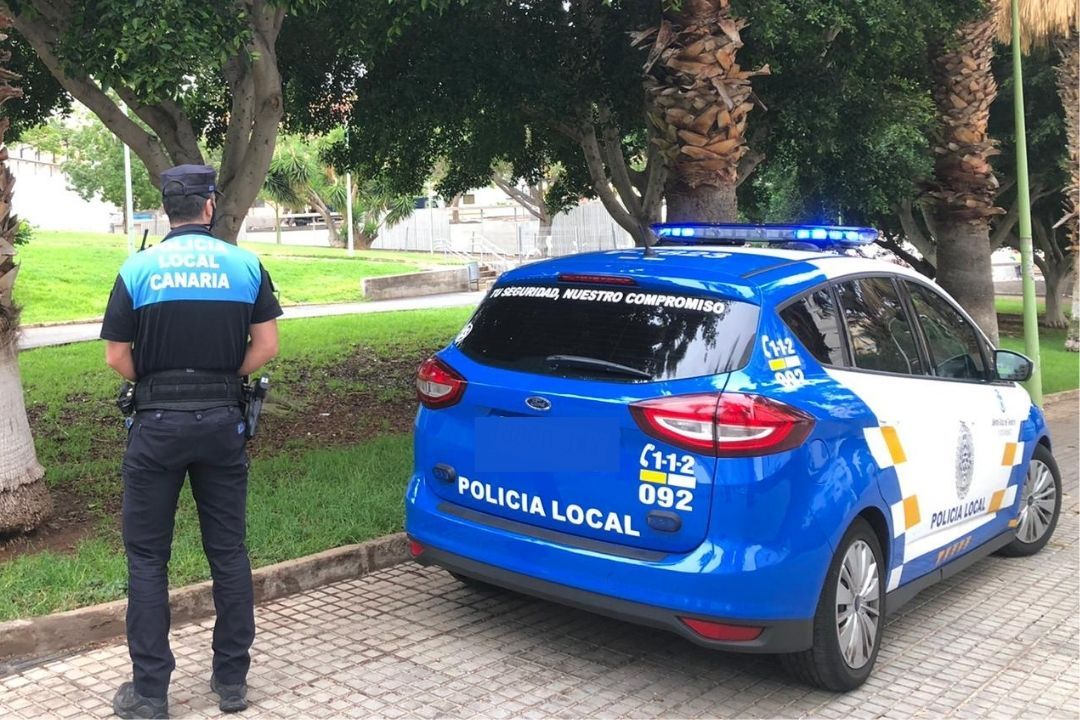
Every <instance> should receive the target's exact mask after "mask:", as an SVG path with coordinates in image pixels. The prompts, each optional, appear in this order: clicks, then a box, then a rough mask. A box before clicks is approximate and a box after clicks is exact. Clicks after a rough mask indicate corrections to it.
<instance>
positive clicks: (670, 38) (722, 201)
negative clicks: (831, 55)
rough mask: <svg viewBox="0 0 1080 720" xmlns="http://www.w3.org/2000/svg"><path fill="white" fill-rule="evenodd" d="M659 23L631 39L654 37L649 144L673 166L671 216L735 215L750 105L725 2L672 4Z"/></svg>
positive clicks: (736, 33) (736, 21)
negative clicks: (654, 146) (736, 58)
mask: <svg viewBox="0 0 1080 720" xmlns="http://www.w3.org/2000/svg"><path fill="white" fill-rule="evenodd" d="M670 8H671V9H669V10H668V11H667V12H665V13H664V17H663V18H662V19H661V22H660V25H659V26H658V27H654V28H649V29H648V30H644V31H642V32H641V33H637V34H636V35H635V36H634V43H635V44H641V43H643V42H644V41H646V40H649V39H651V40H652V47H651V49H650V52H649V56H648V58H647V60H646V62H645V81H644V82H645V92H646V95H647V97H648V101H649V110H648V117H649V122H650V125H651V131H652V135H653V142H654V143H655V144H656V145H657V146H658V147H659V148H660V150H661V151H662V152H663V154H664V156H665V157H666V159H667V161H668V163H669V165H670V173H669V175H668V182H667V187H666V198H667V217H668V220H669V221H676V222H678V221H683V220H697V221H731V220H734V219H735V217H736V212H737V208H738V205H737V202H736V198H735V188H736V186H737V184H738V178H739V161H740V160H742V158H743V156H744V155H745V154H746V153H747V149H748V148H747V146H746V119H747V114H748V113H749V112H750V110H751V109H752V108H753V107H754V102H753V101H752V99H751V97H752V96H751V87H750V78H752V77H754V76H756V75H766V74H768V72H769V68H768V66H765V67H763V68H761V69H760V70H754V71H750V70H744V69H742V68H741V67H740V66H739V64H738V63H737V62H736V61H735V55H736V53H737V52H738V50H739V48H741V47H742V46H743V42H742V38H741V37H740V31H741V30H742V29H743V28H744V27H746V24H747V23H746V20H745V19H742V18H736V17H735V16H734V15H733V14H732V11H731V7H730V0H682V2H681V3H670Z"/></svg>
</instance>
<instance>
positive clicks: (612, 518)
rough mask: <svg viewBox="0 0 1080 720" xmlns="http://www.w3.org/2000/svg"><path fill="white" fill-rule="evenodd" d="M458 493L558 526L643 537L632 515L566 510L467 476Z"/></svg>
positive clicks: (555, 503)
mask: <svg viewBox="0 0 1080 720" xmlns="http://www.w3.org/2000/svg"><path fill="white" fill-rule="evenodd" d="M457 489H458V493H459V494H461V495H468V496H470V497H471V498H473V499H474V500H478V501H480V502H486V503H488V504H489V505H496V506H498V507H505V508H510V509H511V510H517V511H518V512H523V513H525V514H526V515H535V516H537V517H543V518H546V517H550V518H551V519H552V520H554V521H556V522H564V523H569V524H571V525H587V526H588V527H591V528H592V529H593V530H605V531H607V532H615V533H619V534H620V535H629V536H631V537H641V533H640V532H639V531H637V530H635V529H634V527H633V524H632V522H631V518H630V516H629V515H619V514H617V513H614V512H605V511H604V510H599V509H597V508H583V507H581V506H580V505H575V504H574V503H570V504H568V505H566V506H563V505H562V504H561V503H560V502H559V501H558V500H544V499H543V498H541V497H538V496H536V495H530V494H529V493H527V492H522V491H520V490H510V489H507V488H503V487H494V486H492V485H489V484H487V483H485V482H480V481H479V480H470V479H469V478H467V477H464V476H460V477H458V483H457Z"/></svg>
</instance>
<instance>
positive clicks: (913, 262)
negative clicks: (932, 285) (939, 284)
mask: <svg viewBox="0 0 1080 720" xmlns="http://www.w3.org/2000/svg"><path fill="white" fill-rule="evenodd" d="M878 244H879V245H881V247H883V248H885V249H886V250H888V251H890V252H892V253H893V254H894V255H896V256H897V257H899V258H900V259H901V260H903V261H904V262H906V263H907V264H908V265H910V266H911V267H913V268H915V269H916V270H918V271H919V272H921V273H922V274H923V275H925V276H927V277H928V278H930V279H933V278H934V275H935V274H936V268H935V267H934V266H933V265H932V264H931V263H930V262H929V261H927V260H926V259H925V258H917V257H915V256H914V255H912V254H911V253H909V252H908V251H907V250H905V249H904V248H903V246H902V245H901V244H900V243H899V242H897V240H896V238H894V237H892V236H890V235H883V236H882V238H881V239H880V240H878Z"/></svg>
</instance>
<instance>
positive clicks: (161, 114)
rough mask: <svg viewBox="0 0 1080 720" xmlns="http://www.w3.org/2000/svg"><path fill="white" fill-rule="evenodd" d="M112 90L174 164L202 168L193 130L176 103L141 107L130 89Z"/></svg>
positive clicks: (168, 101) (201, 158) (165, 102)
mask: <svg viewBox="0 0 1080 720" xmlns="http://www.w3.org/2000/svg"><path fill="white" fill-rule="evenodd" d="M115 90H116V94H117V95H119V96H120V99H121V100H123V101H124V104H125V105H127V106H128V107H129V108H131V111H132V112H134V113H135V115H136V116H137V117H138V118H139V119H140V120H142V121H143V122H144V123H146V124H147V125H148V126H150V129H151V130H153V131H154V132H155V133H156V134H157V136H158V138H159V139H160V140H161V143H162V144H163V145H164V146H165V151H166V152H167V153H168V154H169V157H170V158H172V161H173V163H174V164H176V165H184V164H186V163H191V164H195V165H202V164H203V155H202V150H201V149H200V148H199V141H198V138H196V137H195V130H194V129H193V128H192V126H191V121H190V120H189V119H188V118H187V116H186V115H185V114H184V112H183V111H182V110H181V109H180V108H179V107H178V106H177V105H176V103H174V102H173V101H171V100H165V101H163V102H161V103H159V104H157V105H144V104H143V103H142V102H141V101H140V100H139V98H138V97H137V96H136V95H135V93H134V92H132V91H131V89H130V88H127V87H123V86H116V87H115Z"/></svg>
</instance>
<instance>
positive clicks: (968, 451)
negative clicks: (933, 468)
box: [956, 422, 975, 500]
mask: <svg viewBox="0 0 1080 720" xmlns="http://www.w3.org/2000/svg"><path fill="white" fill-rule="evenodd" d="M974 476H975V441H974V439H973V438H972V436H971V430H970V429H969V428H968V426H967V423H963V422H961V423H960V435H959V437H957V439H956V496H957V497H958V498H960V499H961V500H963V499H964V498H965V497H966V496H967V494H968V490H970V489H971V480H972V478H973V477H974Z"/></svg>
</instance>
